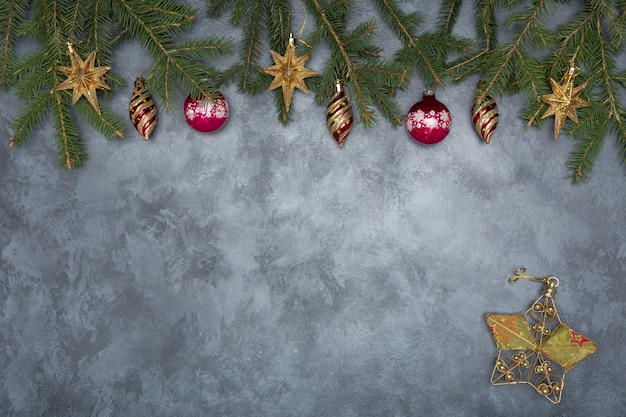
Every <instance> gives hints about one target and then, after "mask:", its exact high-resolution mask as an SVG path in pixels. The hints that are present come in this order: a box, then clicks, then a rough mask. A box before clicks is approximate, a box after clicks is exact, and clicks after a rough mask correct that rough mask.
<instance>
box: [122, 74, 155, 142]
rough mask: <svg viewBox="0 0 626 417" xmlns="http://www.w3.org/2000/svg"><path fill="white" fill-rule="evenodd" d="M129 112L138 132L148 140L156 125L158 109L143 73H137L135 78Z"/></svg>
mask: <svg viewBox="0 0 626 417" xmlns="http://www.w3.org/2000/svg"><path fill="white" fill-rule="evenodd" d="M128 113H129V114H130V120H131V121H132V122H133V126H135V129H137V132H139V134H140V135H141V136H142V137H143V138H144V140H148V139H149V138H150V133H152V131H153V130H154V127H155V126H156V121H157V109H156V106H155V105H154V100H152V97H151V96H150V94H149V93H148V89H147V88H146V84H145V81H144V79H143V77H142V76H141V75H137V78H136V79H135V89H134V90H133V96H132V97H131V99H130V104H129V106H128Z"/></svg>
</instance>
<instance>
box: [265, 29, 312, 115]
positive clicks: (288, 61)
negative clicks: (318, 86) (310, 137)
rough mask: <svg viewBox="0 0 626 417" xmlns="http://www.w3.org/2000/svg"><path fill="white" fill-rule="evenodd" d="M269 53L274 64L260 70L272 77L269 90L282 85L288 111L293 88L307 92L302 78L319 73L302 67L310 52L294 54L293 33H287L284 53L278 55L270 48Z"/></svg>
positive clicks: (294, 42)
mask: <svg viewBox="0 0 626 417" xmlns="http://www.w3.org/2000/svg"><path fill="white" fill-rule="evenodd" d="M270 54H271V55H272V59H274V65H272V66H269V67H265V68H262V69H261V72H263V73H264V74H268V75H272V76H273V77H274V80H273V81H272V83H271V84H270V86H269V90H274V89H275V88H278V87H282V89H283V101H284V103H285V110H286V111H287V112H289V106H290V105H291V99H292V97H293V91H294V89H296V88H298V89H300V90H302V91H304V92H305V93H307V94H308V92H309V89H308V88H307V86H306V84H305V83H304V79H305V78H308V77H314V76H316V75H319V73H317V72H316V71H313V70H311V69H309V68H305V67H304V64H306V62H307V61H308V60H309V58H310V57H311V53H307V54H304V55H302V56H296V41H295V39H294V37H293V35H289V44H288V45H287V50H286V51H285V55H280V54H278V53H276V52H275V51H272V50H270Z"/></svg>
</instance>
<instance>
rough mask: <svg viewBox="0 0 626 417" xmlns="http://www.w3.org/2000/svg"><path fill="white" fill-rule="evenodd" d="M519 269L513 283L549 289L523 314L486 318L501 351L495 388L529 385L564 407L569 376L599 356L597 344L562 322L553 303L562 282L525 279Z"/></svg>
mask: <svg viewBox="0 0 626 417" xmlns="http://www.w3.org/2000/svg"><path fill="white" fill-rule="evenodd" d="M525 272H526V269H524V268H519V269H518V270H517V271H516V272H515V275H514V276H512V277H511V278H509V282H511V283H514V282H515V281H517V280H518V279H520V278H523V279H527V280H529V281H537V282H542V283H544V284H545V285H544V288H543V292H542V294H541V296H540V297H539V298H538V299H537V300H536V301H535V302H534V303H532V305H531V306H530V308H529V309H528V310H526V311H525V312H524V313H518V314H487V316H486V317H485V320H486V321H487V326H488V327H489V330H490V331H491V334H492V336H493V340H494V341H495V343H496V347H497V348H498V358H497V359H496V363H495V366H494V368H493V372H492V373H491V383H492V384H493V385H514V384H528V385H530V386H532V387H533V388H534V389H535V390H536V391H537V393H539V394H540V395H542V396H544V397H545V398H547V399H548V400H550V401H551V402H552V403H555V404H557V403H559V402H560V401H561V395H562V394H563V386H564V384H565V374H567V372H569V371H570V370H571V369H572V368H573V367H574V365H576V364H577V363H578V362H580V361H582V360H583V359H585V358H586V357H587V356H589V355H591V354H592V353H594V352H595V351H596V349H597V345H596V343H595V342H594V341H593V340H591V339H588V338H586V337H585V336H583V335H582V334H580V333H578V332H576V331H574V330H572V329H571V328H570V327H569V326H567V325H566V324H565V323H563V322H562V321H561V318H560V317H559V313H558V311H557V309H556V304H555V303H554V296H555V294H556V287H558V286H559V279H558V278H557V277H547V278H537V277H533V276H530V275H524V274H525Z"/></svg>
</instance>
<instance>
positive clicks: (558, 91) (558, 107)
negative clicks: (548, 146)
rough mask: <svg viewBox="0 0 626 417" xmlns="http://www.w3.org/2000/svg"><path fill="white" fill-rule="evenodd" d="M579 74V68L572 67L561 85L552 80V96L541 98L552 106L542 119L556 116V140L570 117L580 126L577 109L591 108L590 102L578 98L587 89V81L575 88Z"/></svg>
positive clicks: (547, 95)
mask: <svg viewBox="0 0 626 417" xmlns="http://www.w3.org/2000/svg"><path fill="white" fill-rule="evenodd" d="M579 73H580V71H579V70H578V68H577V67H576V66H574V65H572V66H570V68H569V71H568V72H567V73H566V74H565V76H563V79H562V80H561V84H558V83H557V82H556V81H554V79H553V78H550V84H551V85H552V94H546V95H544V96H541V99H542V100H543V101H544V102H545V103H547V104H549V105H550V107H548V110H546V112H545V113H544V114H543V116H541V118H542V119H545V118H546V117H550V116H554V140H556V139H557V137H558V136H559V133H560V132H561V128H562V127H563V123H565V119H566V118H568V117H569V118H570V119H571V120H572V121H573V122H574V123H576V124H578V116H577V115H576V109H579V108H581V107H589V106H591V103H590V102H588V101H585V100H583V99H581V98H580V97H578V96H579V95H580V93H581V92H582V91H583V90H584V89H585V87H587V81H585V82H584V83H582V84H581V85H579V86H578V87H574V78H576V76H577V75H578V74H579Z"/></svg>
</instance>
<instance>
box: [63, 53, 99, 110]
mask: <svg viewBox="0 0 626 417" xmlns="http://www.w3.org/2000/svg"><path fill="white" fill-rule="evenodd" d="M67 52H68V55H69V57H70V62H71V65H72V66H71V67H64V66H62V65H57V69H58V70H59V71H61V72H62V73H64V74H65V75H67V80H65V81H63V82H62V83H61V84H59V85H58V86H57V87H56V88H55V89H54V91H60V90H70V89H72V90H73V91H72V105H75V104H76V102H77V101H78V99H80V98H81V97H82V96H85V97H86V98H87V100H88V101H89V103H91V105H92V106H93V108H94V109H95V110H96V111H97V112H98V114H100V106H99V105H98V96H97V93H96V89H98V88H100V89H106V90H110V89H111V88H110V87H109V86H108V85H107V84H106V83H105V82H104V81H103V80H102V78H101V77H102V76H103V75H104V74H105V73H106V72H107V71H108V70H110V69H111V67H110V66H106V67H96V66H95V63H96V51H92V52H91V53H90V54H89V55H87V59H85V60H84V61H83V60H82V59H81V57H80V55H78V51H76V49H75V48H74V45H72V44H71V43H70V42H68V43H67Z"/></svg>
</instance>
